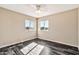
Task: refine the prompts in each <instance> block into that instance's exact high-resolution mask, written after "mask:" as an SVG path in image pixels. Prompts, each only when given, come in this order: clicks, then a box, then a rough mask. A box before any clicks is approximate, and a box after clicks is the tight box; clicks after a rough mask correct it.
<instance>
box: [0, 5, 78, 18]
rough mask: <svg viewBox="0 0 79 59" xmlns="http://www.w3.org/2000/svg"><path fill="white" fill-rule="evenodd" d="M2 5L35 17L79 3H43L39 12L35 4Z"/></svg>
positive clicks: (57, 11) (68, 8)
mask: <svg viewBox="0 0 79 59" xmlns="http://www.w3.org/2000/svg"><path fill="white" fill-rule="evenodd" d="M0 7H3V8H6V9H9V10H12V11H16V12H19V13H22V14H25V15H29V16H33V17H42V16H47V15H51V14H55V13H59V12H63V11H67V10H70V9H74V8H78V7H79V4H42V5H41V8H40V10H41V12H40V13H39V14H38V13H36V8H35V5H34V4H0Z"/></svg>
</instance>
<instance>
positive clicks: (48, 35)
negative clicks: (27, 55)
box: [39, 9, 78, 47]
mask: <svg viewBox="0 0 79 59" xmlns="http://www.w3.org/2000/svg"><path fill="white" fill-rule="evenodd" d="M77 16H78V9H73V10H69V11H64V12H60V13H57V14H53V15H49V16H45V17H42V18H40V20H43V19H46V20H48V21H49V29H48V31H39V37H40V38H41V39H45V40H49V41H53V42H59V43H63V44H67V45H71V46H75V47H78V17H77ZM40 20H39V22H40Z"/></svg>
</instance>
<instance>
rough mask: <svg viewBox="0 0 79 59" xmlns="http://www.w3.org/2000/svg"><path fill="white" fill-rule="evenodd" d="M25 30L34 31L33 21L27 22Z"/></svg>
mask: <svg viewBox="0 0 79 59" xmlns="http://www.w3.org/2000/svg"><path fill="white" fill-rule="evenodd" d="M25 28H26V29H28V30H30V29H34V22H33V20H25Z"/></svg>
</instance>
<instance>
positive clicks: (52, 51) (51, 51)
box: [0, 39, 79, 55]
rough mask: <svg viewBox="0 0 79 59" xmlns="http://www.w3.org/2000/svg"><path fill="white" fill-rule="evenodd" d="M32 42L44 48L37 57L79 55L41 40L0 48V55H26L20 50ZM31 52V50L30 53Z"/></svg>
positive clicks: (74, 51)
mask: <svg viewBox="0 0 79 59" xmlns="http://www.w3.org/2000/svg"><path fill="white" fill-rule="evenodd" d="M32 42H35V43H37V44H38V45H41V46H44V48H43V49H42V50H41V51H40V53H39V55H79V51H77V50H73V49H68V48H65V47H62V46H57V45H56V44H54V43H53V42H50V41H46V40H42V39H33V40H29V41H26V42H21V43H19V44H15V45H11V46H8V47H4V48H1V49H0V55H27V54H24V53H23V52H22V51H21V49H23V48H24V47H26V46H28V45H29V44H31V43H32ZM32 50H33V49H31V51H32ZM31 51H29V52H31ZM37 51H38V50H36V51H35V52H37ZM32 55H33V54H32ZM34 55H35V54H34Z"/></svg>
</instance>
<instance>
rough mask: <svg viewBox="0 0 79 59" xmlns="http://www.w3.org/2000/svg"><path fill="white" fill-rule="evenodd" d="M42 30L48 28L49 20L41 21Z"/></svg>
mask: <svg viewBox="0 0 79 59" xmlns="http://www.w3.org/2000/svg"><path fill="white" fill-rule="evenodd" d="M40 30H48V20H42V21H40Z"/></svg>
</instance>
